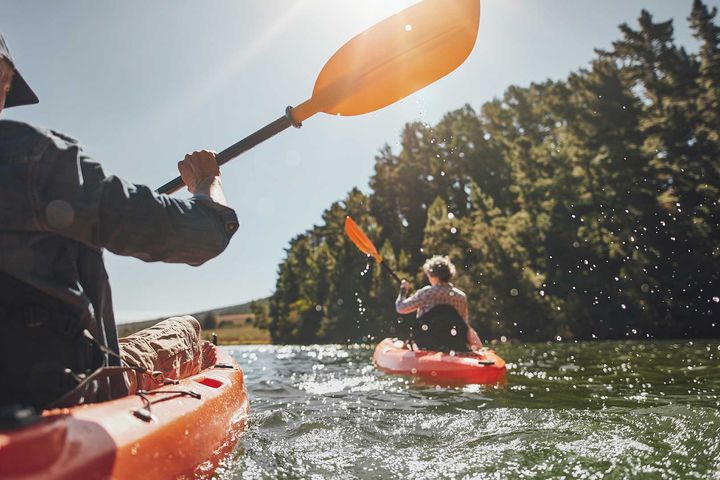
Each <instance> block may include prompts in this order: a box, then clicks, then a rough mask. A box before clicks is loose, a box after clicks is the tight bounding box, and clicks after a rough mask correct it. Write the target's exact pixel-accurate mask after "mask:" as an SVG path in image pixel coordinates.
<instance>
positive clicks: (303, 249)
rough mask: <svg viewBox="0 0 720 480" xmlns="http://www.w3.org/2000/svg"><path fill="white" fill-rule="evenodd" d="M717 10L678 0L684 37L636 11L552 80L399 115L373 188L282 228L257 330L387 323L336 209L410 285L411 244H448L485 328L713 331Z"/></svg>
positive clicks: (717, 239) (391, 318)
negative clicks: (426, 119) (687, 45)
mask: <svg viewBox="0 0 720 480" xmlns="http://www.w3.org/2000/svg"><path fill="white" fill-rule="evenodd" d="M716 13H717V12H716V9H712V11H711V10H709V9H708V8H707V7H706V6H705V5H704V4H703V3H702V2H701V1H700V0H695V1H694V3H693V7H692V11H691V13H690V16H689V19H688V20H689V22H690V27H691V29H692V31H693V34H694V36H695V37H696V38H697V40H698V41H699V49H698V52H697V53H688V52H686V51H685V49H683V48H679V47H678V46H676V45H675V43H674V39H673V25H672V22H670V21H665V22H655V21H654V19H653V17H652V16H651V15H650V13H648V12H647V11H643V12H642V13H641V15H640V18H639V22H638V26H637V27H632V26H629V25H626V24H623V25H621V26H620V31H621V37H620V39H618V40H617V41H616V42H614V43H613V45H612V49H610V50H608V51H598V53H597V57H596V58H595V59H594V60H593V61H592V63H591V64H590V65H589V67H588V68H587V69H583V70H580V71H578V72H575V73H573V74H571V75H570V76H569V77H568V78H567V79H566V80H564V81H558V82H552V81H547V82H544V83H537V84H532V85H530V86H528V87H524V88H522V87H515V86H513V87H510V88H508V90H507V91H506V92H505V94H504V95H503V97H502V98H501V99H495V100H493V101H491V102H488V103H486V104H484V105H482V107H481V108H480V110H479V112H476V111H475V110H473V108H471V107H470V106H467V105H466V106H464V107H462V108H460V109H458V110H455V111H452V112H449V113H447V114H446V115H445V116H444V117H443V118H442V120H441V121H440V122H439V123H438V124H437V125H435V126H434V127H431V126H429V125H426V124H423V123H419V122H415V123H409V124H407V125H406V126H405V128H404V130H403V132H402V134H401V139H400V140H401V141H400V149H399V151H398V152H397V153H394V152H393V150H392V149H391V148H390V147H389V146H385V147H384V148H382V149H381V150H380V152H379V153H378V155H377V156H376V163H375V172H374V174H373V176H372V178H371V179H370V183H369V186H370V190H371V193H370V194H368V195H364V194H363V193H362V192H360V191H359V190H353V191H351V192H350V193H349V194H348V196H347V198H346V199H345V200H344V201H342V202H337V203H335V204H333V205H331V206H330V208H329V209H328V210H326V211H325V212H324V213H323V216H322V220H323V223H322V224H321V225H319V226H315V227H313V228H312V229H311V230H308V231H307V232H305V233H304V234H302V235H299V236H298V237H296V238H295V239H293V240H292V241H291V242H290V247H289V248H288V250H287V256H286V258H285V260H283V262H282V263H281V264H280V266H279V272H278V273H279V275H278V281H277V288H276V291H275V294H274V295H273V297H272V299H271V311H270V317H271V321H270V330H271V332H272V335H273V340H274V341H276V342H282V343H285V342H296V343H309V342H348V341H350V342H354V341H368V340H372V339H373V338H375V337H381V336H383V335H388V334H393V333H394V332H395V331H396V330H397V328H398V320H399V319H398V315H397V314H396V313H395V312H394V308H393V301H394V298H395V295H396V294H397V285H395V284H394V282H393V280H392V279H391V278H390V277H389V276H387V275H385V274H384V273H383V272H381V271H380V270H381V269H380V268H379V267H378V266H377V265H373V264H372V263H369V264H368V263H367V260H366V259H365V258H364V257H363V256H362V254H360V253H359V251H358V250H357V249H356V248H355V247H354V246H353V245H352V244H351V243H350V242H349V241H348V240H347V239H346V238H345V235H344V233H343V230H342V225H343V221H344V218H345V215H347V214H349V215H351V216H352V217H353V218H354V219H355V220H356V221H357V222H358V224H359V225H360V226H361V227H362V228H363V229H364V230H365V231H366V233H368V235H369V237H370V238H371V240H372V241H373V242H374V243H375V245H377V246H379V247H381V248H380V251H381V254H382V256H383V258H384V259H385V260H386V261H387V263H388V264H389V265H390V266H392V267H393V268H395V269H396V270H397V271H398V273H399V274H400V275H401V276H404V277H405V278H408V279H411V280H413V281H415V283H416V284H417V285H418V286H419V285H420V284H421V282H423V281H424V279H423V277H422V273H421V270H420V267H421V265H422V263H423V261H424V260H425V258H427V257H428V256H430V255H433V254H448V255H450V257H451V258H452V259H453V260H454V262H455V263H456V265H457V267H458V277H457V279H456V282H455V283H456V284H457V285H458V286H459V287H460V288H462V289H463V290H464V291H466V292H467V293H468V296H469V300H470V304H471V306H470V311H471V322H472V323H473V324H474V325H475V327H476V328H477V329H478V331H479V333H480V335H481V336H483V337H491V338H492V337H497V336H500V335H505V336H508V337H514V338H526V339H538V340H539V339H549V338H554V337H556V336H561V337H563V338H578V339H587V338H626V337H642V338H645V337H678V336H692V337H705V336H718V333H720V304H719V302H718V301H717V299H718V294H719V293H720V291H719V290H718V276H719V275H720V206H719V205H718V199H719V198H720V163H718V159H720V28H719V27H718V26H717V25H716V24H715V23H714V21H715V17H716ZM366 265H368V266H367V267H366ZM361 272H364V273H361Z"/></svg>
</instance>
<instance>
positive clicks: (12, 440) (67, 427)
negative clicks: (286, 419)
mask: <svg viewBox="0 0 720 480" xmlns="http://www.w3.org/2000/svg"><path fill="white" fill-rule="evenodd" d="M146 398H147V400H149V401H150V402H151V405H150V408H149V413H150V414H151V416H150V418H145V419H143V418H139V417H143V416H144V415H139V416H138V415H136V414H134V413H133V412H136V411H137V410H138V409H143V408H145V407H146V405H145V404H144V402H143V399H142V398H141V397H140V396H138V395H131V396H128V397H124V398H119V399H116V400H111V401H109V402H103V403H95V404H89V405H82V406H77V407H73V408H65V409H56V410H47V411H44V412H43V414H42V417H41V418H40V419H39V420H38V421H36V422H35V423H33V424H31V425H29V426H26V427H21V428H16V429H12V430H0V478H2V479H3V480H17V479H33V480H36V479H83V480H87V479H108V478H116V479H136V478H137V479H140V478H152V479H171V478H172V479H175V478H209V477H210V476H211V475H212V474H213V472H214V471H215V469H216V468H217V466H218V465H219V463H220V462H221V461H222V460H223V459H224V458H225V457H226V456H227V455H228V454H229V453H230V452H232V451H233V449H234V448H235V446H236V445H237V442H238V440H239V439H240V436H241V434H242V432H243V431H244V430H245V427H246V425H247V421H248V412H249V404H248V397H247V392H246V390H245V379H244V375H243V371H242V369H241V368H240V367H239V366H238V364H237V363H236V362H235V361H234V360H233V359H232V358H231V357H230V355H229V354H228V353H227V352H225V351H223V350H220V349H219V350H218V363H217V364H216V365H215V366H214V367H211V368H209V369H207V370H203V371H202V372H200V373H199V374H197V375H195V376H192V377H188V378H185V379H183V380H180V382H179V383H178V384H177V385H166V386H163V387H161V388H158V389H156V390H153V391H152V392H148V394H147V395H146ZM141 413H147V409H146V410H145V411H141Z"/></svg>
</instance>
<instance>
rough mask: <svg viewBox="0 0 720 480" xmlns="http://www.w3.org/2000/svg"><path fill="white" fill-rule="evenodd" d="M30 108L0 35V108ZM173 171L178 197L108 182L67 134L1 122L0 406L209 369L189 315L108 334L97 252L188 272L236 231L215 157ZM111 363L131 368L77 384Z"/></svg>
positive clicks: (136, 385) (122, 389)
mask: <svg viewBox="0 0 720 480" xmlns="http://www.w3.org/2000/svg"><path fill="white" fill-rule="evenodd" d="M37 102H38V98H37V96H36V95H35V93H34V92H33V91H32V90H31V89H30V87H29V86H28V84H27V83H26V82H25V80H24V79H23V77H22V76H21V75H20V72H19V71H18V69H17V67H16V64H15V62H14V61H13V58H12V56H11V55H10V52H9V50H8V48H7V45H6V44H5V41H4V39H3V38H2V36H1V35H0V111H1V110H2V109H3V107H5V108H8V107H14V106H18V105H27V104H33V103H37ZM178 169H179V170H180V174H181V176H182V178H183V181H184V182H185V184H186V185H187V186H188V190H189V191H190V192H191V193H192V194H193V197H192V198H190V199H188V200H181V199H176V198H171V197H168V196H165V195H158V194H156V193H155V192H153V191H152V190H151V189H150V188H148V187H146V186H143V185H135V184H132V183H129V182H126V181H125V180H122V179H120V178H118V177H115V176H106V175H105V173H104V172H103V169H102V167H101V166H100V164H98V163H96V162H95V161H93V160H92V159H91V158H90V157H88V156H87V155H86V154H85V153H84V152H83V150H82V148H81V147H80V144H79V143H78V142H77V141H76V140H74V139H72V138H70V137H68V136H66V135H63V134H61V133H58V132H55V131H53V130H46V129H43V128H39V127H35V126H31V125H28V124H25V123H21V122H15V121H9V120H0V329H1V334H0V407H2V406H4V405H5V406H7V405H11V404H18V403H19V404H25V405H32V406H34V407H36V408H38V409H41V408H45V407H48V406H49V405H51V404H54V406H70V405H72V404H75V403H89V402H97V401H102V400H108V399H111V398H117V397H120V396H124V395H127V394H129V393H133V392H135V391H137V390H138V389H145V390H150V389H153V388H155V387H156V386H159V385H161V384H162V380H163V377H164V378H170V379H172V378H175V379H177V378H182V377H185V376H189V375H191V374H194V373H197V372H198V371H199V370H200V369H201V368H203V367H205V366H207V365H212V364H214V363H215V350H214V347H213V346H212V345H211V344H209V343H207V342H201V341H200V337H199V335H200V325H199V323H198V322H197V320H195V319H194V318H192V317H189V316H185V317H175V318H172V319H168V320H165V321H163V322H161V323H159V324H156V325H155V326H153V327H151V328H149V329H146V330H143V331H141V332H137V333H136V334H134V335H132V336H130V337H128V338H124V339H118V337H117V330H116V326H115V319H114V316H113V309H112V300H111V295H110V285H109V283H108V278H107V274H106V271H105V266H104V262H103V250H104V249H108V250H110V251H111V252H113V253H115V254H118V255H127V256H133V257H136V258H139V259H141V260H144V261H147V262H150V261H163V262H173V263H186V264H189V265H195V266H197V265H201V264H203V263H204V262H206V261H207V260H209V259H211V258H213V257H215V256H217V255H218V254H220V253H221V252H222V251H223V250H224V249H225V247H226V246H227V245H228V242H229V241H230V238H231V237H232V235H233V234H234V233H235V231H236V230H237V227H238V221H237V217H236V215H235V212H234V211H233V210H232V209H231V208H229V207H227V205H226V202H225V198H224V195H223V192H222V188H221V183H220V172H219V169H218V166H217V163H216V161H215V154H214V153H212V152H209V151H200V152H194V153H192V154H190V155H187V156H186V157H185V159H184V160H183V161H181V162H179V163H178ZM138 283H139V284H141V283H142V282H141V281H140V279H138ZM103 350H104V351H103ZM108 352H110V353H108ZM120 357H122V364H134V365H137V366H139V367H140V368H139V369H137V370H136V371H125V372H119V373H118V372H113V374H112V375H108V376H106V377H105V378H102V377H100V378H98V379H92V380H85V381H83V380H84V379H85V376H86V375H88V374H90V373H91V372H93V371H97V369H99V368H101V367H107V366H120V365H121V361H120ZM141 370H144V373H143V372H142V371H141ZM105 372H109V370H105ZM150 372H155V373H154V375H150ZM157 372H160V373H161V374H162V375H159V374H158V373H157ZM61 398H62V400H60V401H58V399H61Z"/></svg>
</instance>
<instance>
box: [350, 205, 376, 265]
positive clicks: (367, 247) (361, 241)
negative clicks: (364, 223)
mask: <svg viewBox="0 0 720 480" xmlns="http://www.w3.org/2000/svg"><path fill="white" fill-rule="evenodd" d="M345 233H346V234H347V236H348V238H349V239H350V241H351V242H353V243H354V244H355V246H356V247H357V248H359V249H360V251H361V252H363V253H365V254H366V255H370V256H371V257H373V258H375V261H377V262H378V263H382V257H381V256H380V254H379V253H378V251H377V248H375V245H373V243H372V241H371V240H370V239H369V238H368V237H367V235H365V232H363V231H362V230H361V229H360V227H359V226H358V224H357V223H355V221H354V220H353V219H352V218H350V216H349V215H348V216H347V217H345Z"/></svg>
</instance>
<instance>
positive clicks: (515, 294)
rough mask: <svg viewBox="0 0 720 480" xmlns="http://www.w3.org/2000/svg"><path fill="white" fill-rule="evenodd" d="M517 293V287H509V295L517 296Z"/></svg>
mask: <svg viewBox="0 0 720 480" xmlns="http://www.w3.org/2000/svg"><path fill="white" fill-rule="evenodd" d="M518 293H519V292H518V289H517V288H511V289H510V295H512V296H513V297H517V296H518Z"/></svg>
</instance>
